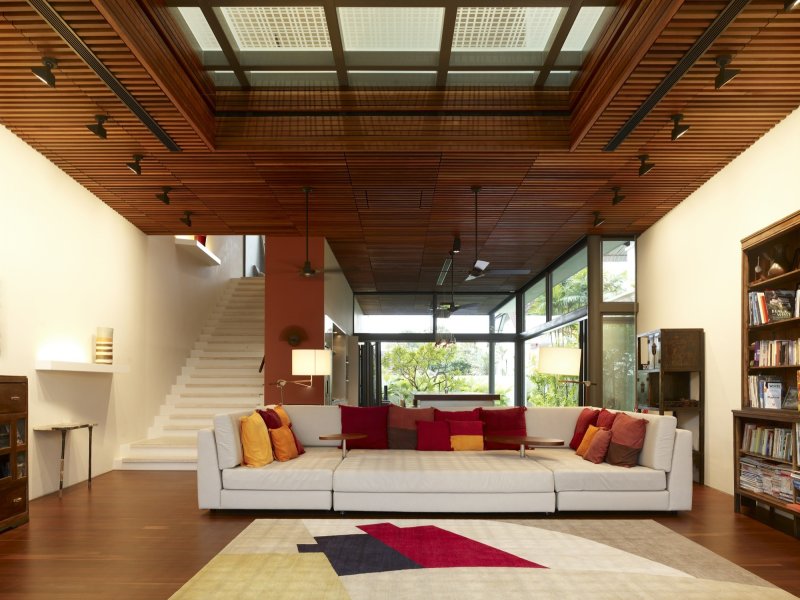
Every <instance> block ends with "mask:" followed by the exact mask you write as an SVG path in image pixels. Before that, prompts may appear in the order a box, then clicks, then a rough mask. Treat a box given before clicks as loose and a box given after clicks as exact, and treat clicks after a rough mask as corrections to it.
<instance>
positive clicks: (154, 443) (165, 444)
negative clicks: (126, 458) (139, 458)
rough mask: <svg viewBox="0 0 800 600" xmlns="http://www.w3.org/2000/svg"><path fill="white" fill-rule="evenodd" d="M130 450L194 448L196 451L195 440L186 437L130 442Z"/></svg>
mask: <svg viewBox="0 0 800 600" xmlns="http://www.w3.org/2000/svg"><path fill="white" fill-rule="evenodd" d="M130 446H131V449H141V448H194V449H195V450H196V449H197V438H192V437H187V436H161V437H157V438H148V439H146V440H139V441H138V442H131V445H130Z"/></svg>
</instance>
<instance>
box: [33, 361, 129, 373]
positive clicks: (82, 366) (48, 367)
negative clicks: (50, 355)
mask: <svg viewBox="0 0 800 600" xmlns="http://www.w3.org/2000/svg"><path fill="white" fill-rule="evenodd" d="M36 370H37V371H75V372H79V373H127V372H129V371H130V370H131V369H130V367H129V366H127V365H98V364H96V363H83V362H67V361H61V360H37V361H36Z"/></svg>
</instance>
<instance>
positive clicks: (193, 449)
mask: <svg viewBox="0 0 800 600" xmlns="http://www.w3.org/2000/svg"><path fill="white" fill-rule="evenodd" d="M263 355H264V278H262V277H247V278H243V279H233V280H231V281H230V283H229V284H228V287H227V288H226V290H225V292H224V293H223V295H222V297H221V298H220V300H219V302H218V303H217V306H216V307H215V308H214V310H213V311H212V313H211V315H210V316H209V318H208V320H207V321H206V324H205V325H204V327H203V330H202V332H201V334H200V337H199V338H198V340H197V341H196V342H195V345H194V348H193V349H192V351H191V354H190V356H189V358H188V359H187V360H186V365H185V366H184V367H183V368H182V369H181V373H180V375H179V376H178V379H177V381H176V382H175V384H174V385H173V386H172V389H171V390H170V393H169V394H168V395H167V397H166V401H165V403H164V404H163V405H162V406H161V410H160V413H159V415H158V416H156V418H155V422H154V423H153V425H152V426H151V427H150V428H149V429H148V431H147V439H144V440H140V441H138V442H133V443H131V444H126V445H124V446H122V447H121V448H120V457H121V458H117V459H115V461H114V468H116V469H129V470H130V469H148V470H156V469H158V470H194V469H196V468H197V430H198V429H203V428H206V427H210V426H211V425H212V417H213V416H214V415H217V414H220V413H224V412H235V411H238V410H242V409H248V408H252V407H254V406H256V405H257V404H260V403H261V402H262V394H263V391H264V377H263V375H262V374H261V373H259V372H258V367H259V365H260V364H261V358H262V356H263Z"/></svg>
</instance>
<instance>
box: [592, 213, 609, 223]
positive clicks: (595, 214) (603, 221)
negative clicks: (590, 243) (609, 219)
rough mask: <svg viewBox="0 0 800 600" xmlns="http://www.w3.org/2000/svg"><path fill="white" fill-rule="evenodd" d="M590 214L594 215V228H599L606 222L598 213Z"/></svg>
mask: <svg viewBox="0 0 800 600" xmlns="http://www.w3.org/2000/svg"><path fill="white" fill-rule="evenodd" d="M592 214H593V215H594V226H595V227H600V225H602V224H603V223H605V222H606V220H605V219H604V218H603V217H601V216H600V211H598V210H596V211H594V212H593V213H592Z"/></svg>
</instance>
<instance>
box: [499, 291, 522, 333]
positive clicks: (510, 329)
mask: <svg viewBox="0 0 800 600" xmlns="http://www.w3.org/2000/svg"><path fill="white" fill-rule="evenodd" d="M516 332H517V299H516V298H511V300H509V301H508V302H506V303H505V304H504V305H503V306H501V307H500V308H499V309H497V310H496V311H495V313H494V333H516Z"/></svg>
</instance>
